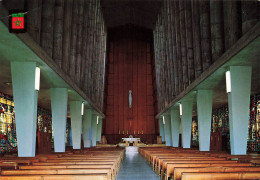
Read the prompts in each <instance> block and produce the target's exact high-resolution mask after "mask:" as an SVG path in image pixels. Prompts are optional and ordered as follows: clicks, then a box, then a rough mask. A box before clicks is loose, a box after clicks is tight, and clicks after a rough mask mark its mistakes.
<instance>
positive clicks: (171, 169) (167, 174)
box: [161, 163, 253, 179]
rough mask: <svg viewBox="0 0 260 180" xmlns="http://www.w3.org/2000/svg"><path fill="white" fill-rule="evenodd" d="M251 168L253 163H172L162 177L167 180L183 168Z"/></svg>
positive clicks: (162, 173)
mask: <svg viewBox="0 0 260 180" xmlns="http://www.w3.org/2000/svg"><path fill="white" fill-rule="evenodd" d="M249 166H252V164H251V163H229V164H227V163H217V164H215V163H196V164H194V163H193V164H187V163H185V164H182V163H180V164H171V163H169V164H167V167H166V169H165V170H162V172H161V177H162V178H165V179H167V178H169V177H171V176H172V175H174V169H175V168H183V167H185V168H199V167H201V168H207V167H231V168H232V167H249ZM252 167H253V166H252Z"/></svg>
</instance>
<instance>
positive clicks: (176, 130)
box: [171, 109, 181, 147]
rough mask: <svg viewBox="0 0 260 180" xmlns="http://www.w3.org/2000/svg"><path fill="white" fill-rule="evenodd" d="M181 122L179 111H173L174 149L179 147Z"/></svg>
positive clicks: (172, 131)
mask: <svg viewBox="0 0 260 180" xmlns="http://www.w3.org/2000/svg"><path fill="white" fill-rule="evenodd" d="M180 121H181V119H180V111H179V109H171V133H172V146H173V147H179V134H180V132H179V127H180Z"/></svg>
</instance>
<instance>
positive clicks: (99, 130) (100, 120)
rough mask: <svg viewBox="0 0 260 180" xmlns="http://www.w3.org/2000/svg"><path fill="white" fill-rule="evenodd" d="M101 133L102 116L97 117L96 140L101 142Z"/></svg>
mask: <svg viewBox="0 0 260 180" xmlns="http://www.w3.org/2000/svg"><path fill="white" fill-rule="evenodd" d="M101 133H102V118H101V117H99V118H98V125H97V141H98V142H101Z"/></svg>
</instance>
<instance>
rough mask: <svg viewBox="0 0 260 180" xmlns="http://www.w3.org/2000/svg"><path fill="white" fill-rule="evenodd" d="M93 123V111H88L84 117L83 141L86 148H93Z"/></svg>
mask: <svg viewBox="0 0 260 180" xmlns="http://www.w3.org/2000/svg"><path fill="white" fill-rule="evenodd" d="M91 121H92V110H91V109H87V110H86V111H85V113H84V115H83V140H84V147H85V148H88V147H91V144H92V143H91Z"/></svg>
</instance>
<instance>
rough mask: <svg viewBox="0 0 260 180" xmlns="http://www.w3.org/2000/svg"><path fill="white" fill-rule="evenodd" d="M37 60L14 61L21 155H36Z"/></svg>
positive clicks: (14, 87) (13, 74)
mask: <svg viewBox="0 0 260 180" xmlns="http://www.w3.org/2000/svg"><path fill="white" fill-rule="evenodd" d="M35 68H36V63H35V62H12V63H11V73H12V86H13V96H14V102H15V121H16V135H17V144H18V156H19V157H34V156H35V147H36V125H37V123H36V119H37V100H38V91H36V90H35Z"/></svg>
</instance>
